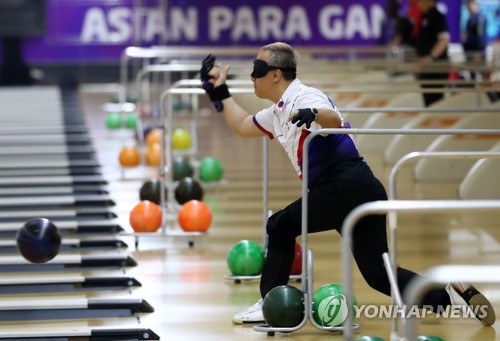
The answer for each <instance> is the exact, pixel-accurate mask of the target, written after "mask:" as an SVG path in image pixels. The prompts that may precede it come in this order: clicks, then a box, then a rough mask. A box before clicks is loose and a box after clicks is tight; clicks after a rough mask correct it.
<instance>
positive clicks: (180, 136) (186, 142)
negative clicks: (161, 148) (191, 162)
mask: <svg viewBox="0 0 500 341" xmlns="http://www.w3.org/2000/svg"><path fill="white" fill-rule="evenodd" d="M172 148H174V149H188V148H191V136H190V135H189V133H188V132H187V130H184V129H180V128H177V129H174V131H173V133H172Z"/></svg>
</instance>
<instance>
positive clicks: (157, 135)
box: [146, 128, 161, 147]
mask: <svg viewBox="0 0 500 341" xmlns="http://www.w3.org/2000/svg"><path fill="white" fill-rule="evenodd" d="M160 143H161V129H158V128H155V129H152V130H151V131H149V132H148V133H147V135H146V144H147V145H148V146H149V147H151V146H152V145H154V144H158V145H159V144H160Z"/></svg>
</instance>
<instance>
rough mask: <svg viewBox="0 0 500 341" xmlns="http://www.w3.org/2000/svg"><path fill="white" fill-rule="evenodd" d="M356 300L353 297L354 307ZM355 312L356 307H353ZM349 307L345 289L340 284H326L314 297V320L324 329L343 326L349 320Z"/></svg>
mask: <svg viewBox="0 0 500 341" xmlns="http://www.w3.org/2000/svg"><path fill="white" fill-rule="evenodd" d="M354 305H356V299H355V297H353V306H354ZM351 309H352V311H353V312H354V307H351ZM347 313H348V307H347V300H346V297H345V296H344V288H343V287H342V285H340V284H326V285H323V286H322V287H321V288H319V289H318V290H316V292H315V293H314V295H313V318H314V321H316V323H317V324H319V325H320V326H323V327H338V326H342V325H343V323H344V321H345V319H346V318H347Z"/></svg>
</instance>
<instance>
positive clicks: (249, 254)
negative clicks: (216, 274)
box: [227, 240, 265, 276]
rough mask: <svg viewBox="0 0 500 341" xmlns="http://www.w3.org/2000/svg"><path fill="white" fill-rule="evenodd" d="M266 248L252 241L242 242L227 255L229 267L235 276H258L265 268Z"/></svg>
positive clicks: (234, 246)
mask: <svg viewBox="0 0 500 341" xmlns="http://www.w3.org/2000/svg"><path fill="white" fill-rule="evenodd" d="M264 260H265V251H264V248H263V247H262V246H261V245H260V244H258V243H256V242H254V241H252V240H241V241H239V242H238V243H236V244H234V245H233V246H232V247H231V249H230V250H229V253H228V254H227V266H228V267H229V271H230V272H231V274H233V275H234V276H256V275H260V274H261V273H262V268H263V267H264Z"/></svg>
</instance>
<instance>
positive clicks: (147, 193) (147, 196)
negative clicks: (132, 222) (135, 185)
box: [139, 179, 168, 205]
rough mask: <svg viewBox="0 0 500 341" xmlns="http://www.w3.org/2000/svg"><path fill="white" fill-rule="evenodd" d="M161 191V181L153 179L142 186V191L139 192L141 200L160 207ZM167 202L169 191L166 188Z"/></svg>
mask: <svg viewBox="0 0 500 341" xmlns="http://www.w3.org/2000/svg"><path fill="white" fill-rule="evenodd" d="M160 189H161V181H160V180H159V179H151V180H148V181H146V182H145V183H143V184H142V186H141V189H140V190H139V198H140V199H141V200H149V201H151V202H154V203H155V204H157V205H159V204H160V201H161V198H160V193H161V192H160ZM164 191H165V196H164V198H165V201H166V200H167V196H168V191H167V188H165V190H164Z"/></svg>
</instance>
